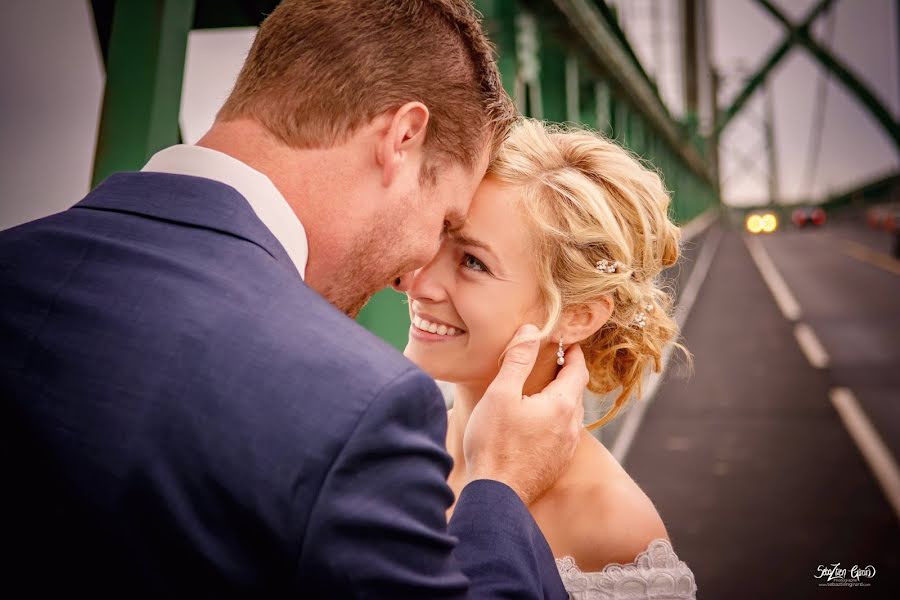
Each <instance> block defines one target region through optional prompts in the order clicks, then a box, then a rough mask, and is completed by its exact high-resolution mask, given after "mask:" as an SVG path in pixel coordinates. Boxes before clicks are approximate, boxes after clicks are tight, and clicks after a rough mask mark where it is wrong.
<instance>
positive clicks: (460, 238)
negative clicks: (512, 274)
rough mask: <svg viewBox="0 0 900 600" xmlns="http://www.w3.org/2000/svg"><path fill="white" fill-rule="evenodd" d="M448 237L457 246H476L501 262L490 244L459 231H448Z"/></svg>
mask: <svg viewBox="0 0 900 600" xmlns="http://www.w3.org/2000/svg"><path fill="white" fill-rule="evenodd" d="M447 236H448V237H449V238H450V239H451V240H453V241H454V242H455V243H456V244H459V245H460V246H474V247H476V248H481V249H483V250H485V251H487V252H489V253H490V254H491V255H492V256H493V257H494V259H495V260H499V258H498V257H497V253H496V252H494V250H493V248H491V246H490V244H488V243H487V242H483V241H481V240H479V239H476V238H473V237H471V236H469V235H466V234H465V233H463V232H462V231H460V230H459V229H456V230H450V231H448V232H447Z"/></svg>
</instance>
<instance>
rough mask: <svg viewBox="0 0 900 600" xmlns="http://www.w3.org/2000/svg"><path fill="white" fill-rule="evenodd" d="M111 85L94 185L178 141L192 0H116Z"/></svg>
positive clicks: (110, 54)
mask: <svg viewBox="0 0 900 600" xmlns="http://www.w3.org/2000/svg"><path fill="white" fill-rule="evenodd" d="M112 15H113V16H112V22H111V27H110V34H109V46H108V53H107V60H106V86H105V89H104V93H103V109H102V114H101V118H100V128H99V132H98V134H97V152H96V155H95V158H94V171H93V178H92V179H93V185H96V184H98V183H99V182H100V181H102V180H103V179H105V178H106V177H107V176H109V175H111V174H112V173H115V172H117V171H130V170H134V169H139V168H140V167H141V166H142V165H143V164H144V163H145V162H146V160H147V158H148V157H149V156H151V155H152V154H153V153H154V152H156V151H158V150H161V149H162V148H165V147H167V146H171V145H173V144H177V143H179V141H180V140H181V134H180V131H179V125H178V114H179V110H180V107H181V83H182V79H183V76H184V59H185V52H186V50H187V37H188V33H189V32H190V30H191V26H192V23H193V18H194V1H193V0H117V1H116V3H115V7H114V11H113V13H112Z"/></svg>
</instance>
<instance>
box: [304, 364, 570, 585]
mask: <svg viewBox="0 0 900 600" xmlns="http://www.w3.org/2000/svg"><path fill="white" fill-rule="evenodd" d="M446 429H447V417H446V410H445V408H444V403H443V400H442V399H441V396H440V392H438V390H437V388H436V386H435V385H434V382H433V381H432V380H431V379H430V378H428V377H427V376H426V375H425V374H423V373H422V372H421V371H418V370H417V369H410V370H409V371H406V372H404V373H403V374H401V375H400V376H398V377H397V379H395V380H394V381H393V382H392V383H391V384H389V385H388V386H386V387H385V388H384V389H383V390H382V391H381V392H380V393H379V394H378V395H377V396H376V397H375V398H374V400H373V402H372V403H371V405H370V406H369V407H368V409H367V410H366V412H365V413H364V414H363V415H362V417H361V418H360V420H359V422H358V423H357V424H356V428H355V430H354V432H353V434H352V435H351V436H350V438H349V439H348V441H347V443H346V445H345V446H344V448H343V450H342V451H341V453H340V454H339V455H338V457H337V458H336V460H335V462H334V464H333V465H332V468H331V470H330V472H329V473H328V475H327V477H326V479H325V482H324V484H323V486H322V489H321V491H320V493H319V496H318V498H317V500H316V503H315V505H314V507H313V509H312V513H311V514H310V518H309V526H308V528H307V532H306V538H305V539H304V542H303V548H302V550H301V554H300V559H299V565H298V574H297V578H298V586H300V588H301V591H305V592H306V593H309V592H310V591H313V590H314V591H315V592H319V593H324V594H327V595H328V596H329V597H335V598H343V597H356V598H391V599H401V598H435V599H437V598H513V597H514V598H543V597H547V589H550V590H552V591H553V592H554V593H551V594H550V597H556V596H555V593H558V592H562V595H561V597H563V598H566V597H567V596H566V595H565V593H564V592H563V591H562V583H561V582H559V577H558V575H557V574H556V569H555V566H553V575H554V576H555V582H554V581H551V582H550V585H549V586H548V585H547V584H546V583H542V582H541V575H540V573H541V572H546V567H547V561H548V560H549V564H550V565H554V563H553V559H552V556H551V555H550V551H549V548H548V547H547V546H546V542H545V541H544V539H543V537H541V535H540V533H539V532H538V531H537V527H536V525H535V524H534V521H533V520H532V519H531V516H530V515H529V513H528V511H527V510H526V509H525V506H524V505H523V504H522V502H521V501H520V500H519V498H518V496H516V495H515V493H513V492H512V490H510V489H509V488H508V487H507V486H505V485H503V484H501V483H498V482H493V481H478V482H474V483H473V484H470V486H468V487H467V488H466V489H465V490H464V491H463V493H462V494H461V495H460V498H459V501H458V502H457V506H456V509H455V516H454V518H453V520H452V526H451V527H452V534H451V532H450V531H448V527H447V522H446V510H447V508H448V507H449V506H450V504H451V502H452V499H453V495H452V492H451V491H450V488H449V486H448V485H447V481H446V480H447V474H448V473H449V471H450V467H451V464H452V461H451V459H450V457H449V455H448V454H447V452H446V450H445V447H444V444H445V437H446ZM535 535H536V537H535ZM455 536H458V539H457V537H455ZM538 542H539V543H538ZM541 544H543V546H541ZM542 568H543V571H542ZM554 584H558V586H556V585H554ZM545 588H546V589H545Z"/></svg>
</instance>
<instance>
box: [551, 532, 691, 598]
mask: <svg viewBox="0 0 900 600" xmlns="http://www.w3.org/2000/svg"><path fill="white" fill-rule="evenodd" d="M556 566H557V568H558V569H559V574H560V577H562V581H563V584H564V585H565V586H566V591H567V592H569V598H571V599H572V600H650V599H653V600H696V598H697V584H696V583H695V582H694V573H693V572H691V570H690V569H689V568H688V566H687V565H686V564H685V563H684V561H682V560H679V559H678V556H677V555H676V554H675V551H674V550H673V549H672V545H671V544H670V543H669V542H668V540H665V539H657V540H653V541H652V542H650V545H649V546H647V549H646V550H645V551H643V552H641V553H640V554H638V555H637V557H636V558H635V559H634V562H632V563H629V564H627V565H620V564H618V563H610V564H608V565H606V566H605V567H603V570H602V571H599V572H594V573H583V572H582V571H581V569H579V568H578V566H577V565H576V564H575V561H574V560H573V559H572V558H571V557H568V556H567V557H565V558H558V559H556Z"/></svg>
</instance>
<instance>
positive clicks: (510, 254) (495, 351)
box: [404, 178, 555, 384]
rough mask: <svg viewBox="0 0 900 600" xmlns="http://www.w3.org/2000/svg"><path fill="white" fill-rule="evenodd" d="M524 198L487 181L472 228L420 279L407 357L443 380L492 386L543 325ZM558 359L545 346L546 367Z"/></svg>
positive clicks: (452, 238)
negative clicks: (524, 338)
mask: <svg viewBox="0 0 900 600" xmlns="http://www.w3.org/2000/svg"><path fill="white" fill-rule="evenodd" d="M517 193H518V191H517V190H516V189H515V188H511V187H508V186H504V185H502V184H500V183H498V182H496V181H494V180H492V179H490V178H488V179H485V180H484V181H483V182H482V183H481V185H480V186H479V188H478V190H477V191H476V193H475V197H474V198H473V199H472V204H471V206H470V208H469V213H468V219H467V220H466V223H465V225H464V226H463V227H462V228H461V229H460V230H458V231H456V232H450V233H448V234H447V235H445V236H444V239H443V241H442V243H441V248H440V250H439V251H438V253H437V255H436V256H435V257H434V259H432V261H431V262H430V263H428V264H427V265H425V266H424V267H422V268H421V269H419V270H417V271H415V272H414V273H413V275H412V279H411V281H410V283H409V288H408V291H407V296H408V297H409V309H410V319H411V320H412V325H411V327H410V336H409V343H408V344H407V346H406V351H405V352H404V354H406V356H407V357H408V358H409V359H410V360H412V361H413V362H415V363H416V364H417V365H419V366H420V367H421V368H422V369H423V370H425V371H427V372H428V373H429V374H430V375H431V376H432V377H434V378H435V379H441V380H443V381H451V382H455V383H468V384H488V383H490V382H491V381H492V380H493V379H494V377H495V376H496V375H497V372H498V369H499V366H498V359H499V358H500V355H501V354H502V353H503V351H504V350H505V349H506V346H507V345H508V344H509V342H510V340H511V339H512V337H513V335H514V334H515V333H516V331H517V330H518V328H519V327H520V326H521V325H523V324H525V323H533V324H535V325H537V326H539V327H540V326H542V325H543V319H545V318H546V316H545V314H544V311H543V305H542V302H541V295H540V288H539V285H538V277H537V271H536V267H535V264H534V247H533V243H532V239H531V234H530V232H529V230H528V228H527V225H526V221H525V216H524V215H522V213H521V210H520V208H519V203H518V199H517ZM423 321H424V322H423ZM423 329H424V330H423ZM429 329H430V332H429V331H427V330H429ZM554 352H555V349H554V348H551V347H550V345H547V344H545V345H544V347H542V355H541V356H539V358H538V360H539V361H541V362H547V361H548V360H549V361H551V362H552V361H555V355H554ZM554 366H555V362H554Z"/></svg>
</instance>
